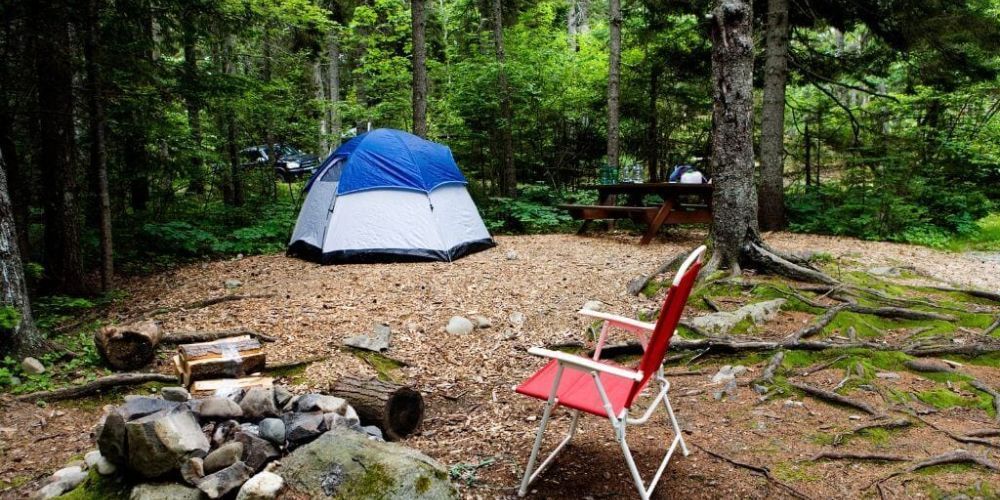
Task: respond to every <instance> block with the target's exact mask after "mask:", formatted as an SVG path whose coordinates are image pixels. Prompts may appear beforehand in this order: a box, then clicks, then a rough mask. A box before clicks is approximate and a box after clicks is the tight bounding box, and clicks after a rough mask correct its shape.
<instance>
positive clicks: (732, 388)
mask: <svg viewBox="0 0 1000 500" xmlns="http://www.w3.org/2000/svg"><path fill="white" fill-rule="evenodd" d="M735 394H736V379H735V378H731V379H729V381H728V382H726V385H725V387H723V388H722V389H721V390H718V391H715V392H714V393H712V396H713V397H714V398H715V400H716V401H719V400H721V399H722V398H724V397H733V396H734V395H735Z"/></svg>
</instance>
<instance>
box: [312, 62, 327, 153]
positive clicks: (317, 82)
mask: <svg viewBox="0 0 1000 500" xmlns="http://www.w3.org/2000/svg"><path fill="white" fill-rule="evenodd" d="M312 72H313V86H314V87H315V92H316V93H315V97H316V104H317V105H319V106H322V109H321V110H320V113H319V136H318V139H319V141H318V142H317V143H316V146H317V148H318V149H319V156H325V155H326V154H327V153H328V152H329V151H330V142H329V141H328V140H327V134H329V130H328V129H327V121H326V116H327V115H326V104H327V103H326V90H325V89H324V88H323V64H322V62H321V59H320V55H319V54H316V60H315V61H313V63H312Z"/></svg>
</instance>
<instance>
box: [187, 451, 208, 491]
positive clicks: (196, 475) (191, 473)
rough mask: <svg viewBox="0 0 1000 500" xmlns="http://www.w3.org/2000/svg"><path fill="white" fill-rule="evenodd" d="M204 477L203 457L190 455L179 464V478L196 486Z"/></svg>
mask: <svg viewBox="0 0 1000 500" xmlns="http://www.w3.org/2000/svg"><path fill="white" fill-rule="evenodd" d="M204 477H205V459H203V458H201V457H191V458H189V459H187V460H186V461H185V462H184V463H183V464H181V478H182V479H184V482H186V483H188V484H190V485H191V486H198V483H200V482H201V480H202V478H204Z"/></svg>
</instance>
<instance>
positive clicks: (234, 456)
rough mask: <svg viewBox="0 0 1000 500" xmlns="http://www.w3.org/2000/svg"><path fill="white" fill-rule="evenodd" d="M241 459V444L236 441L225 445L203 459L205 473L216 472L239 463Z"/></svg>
mask: <svg viewBox="0 0 1000 500" xmlns="http://www.w3.org/2000/svg"><path fill="white" fill-rule="evenodd" d="M241 458H243V443H240V442H236V441H233V442H229V443H226V444H224V445H222V446H220V447H218V448H216V449H215V450H213V451H212V452H211V453H209V454H208V456H207V457H205V462H204V467H205V473H206V474H211V473H213V472H218V471H220V470H222V469H225V468H226V467H229V466H230V465H233V464H235V463H236V462H239V461H240V459H241Z"/></svg>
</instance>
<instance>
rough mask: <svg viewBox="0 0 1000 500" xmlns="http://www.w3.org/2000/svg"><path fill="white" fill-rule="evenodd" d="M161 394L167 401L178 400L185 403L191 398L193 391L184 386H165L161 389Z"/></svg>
mask: <svg viewBox="0 0 1000 500" xmlns="http://www.w3.org/2000/svg"><path fill="white" fill-rule="evenodd" d="M160 396H163V399H165V400H167V401H177V402H180V403H183V402H185V401H187V400H189V399H191V393H189V392H188V390H187V389H185V388H183V387H164V388H163V390H161V391H160Z"/></svg>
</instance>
